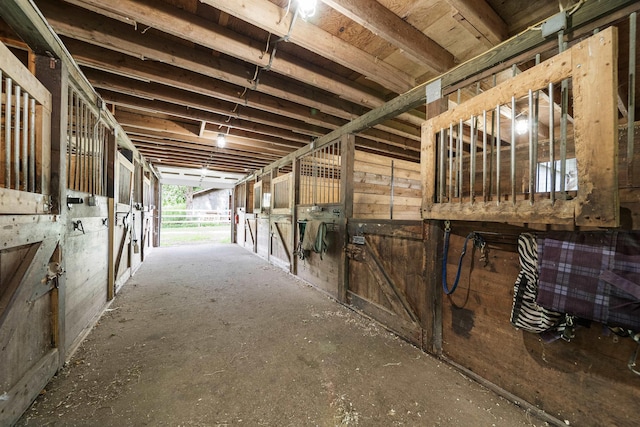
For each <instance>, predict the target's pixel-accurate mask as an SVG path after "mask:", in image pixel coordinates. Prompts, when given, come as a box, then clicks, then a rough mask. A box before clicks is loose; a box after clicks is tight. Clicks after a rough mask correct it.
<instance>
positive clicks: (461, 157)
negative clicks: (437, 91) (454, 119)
mask: <svg viewBox="0 0 640 427" xmlns="http://www.w3.org/2000/svg"><path fill="white" fill-rule="evenodd" d="M458 126H459V127H458V151H457V152H456V156H457V160H458V199H459V200H458V201H459V202H460V203H462V195H463V194H462V184H463V182H464V174H463V170H462V162H463V160H464V134H463V132H464V124H463V123H462V119H460V122H459V125H458Z"/></svg>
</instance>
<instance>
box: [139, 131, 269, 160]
mask: <svg viewBox="0 0 640 427" xmlns="http://www.w3.org/2000/svg"><path fill="white" fill-rule="evenodd" d="M148 133H149V132H144V131H142V132H140V133H137V132H135V131H134V132H131V134H130V137H131V138H132V139H133V140H135V141H138V142H143V143H146V144H153V145H155V146H157V147H165V148H169V147H171V148H175V149H178V150H186V151H205V152H208V153H210V152H211V151H213V150H214V149H215V147H212V146H206V145H202V144H194V143H191V142H185V141H182V140H181V138H180V135H176V136H175V139H174V137H173V136H172V137H171V139H167V136H166V135H163V136H159V137H158V136H155V137H154V136H150V135H147V134H148ZM229 146H231V144H228V145H227V146H226V147H225V148H224V150H225V152H226V153H227V154H232V155H234V156H236V157H237V158H247V159H257V160H261V161H269V162H272V161H274V160H277V159H278V158H279V157H280V156H278V155H266V154H260V153H259V152H255V151H254V152H251V151H243V150H234V149H231V148H229Z"/></svg>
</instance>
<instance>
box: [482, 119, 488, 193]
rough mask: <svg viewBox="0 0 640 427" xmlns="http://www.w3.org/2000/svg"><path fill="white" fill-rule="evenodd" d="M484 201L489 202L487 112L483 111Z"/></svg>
mask: <svg viewBox="0 0 640 427" xmlns="http://www.w3.org/2000/svg"><path fill="white" fill-rule="evenodd" d="M482 201H483V202H485V203H486V202H487V110H482Z"/></svg>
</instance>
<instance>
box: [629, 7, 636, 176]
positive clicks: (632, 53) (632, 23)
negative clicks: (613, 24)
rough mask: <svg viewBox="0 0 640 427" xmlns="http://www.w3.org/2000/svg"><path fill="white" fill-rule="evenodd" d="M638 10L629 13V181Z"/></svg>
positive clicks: (631, 166)
mask: <svg viewBox="0 0 640 427" xmlns="http://www.w3.org/2000/svg"><path fill="white" fill-rule="evenodd" d="M636 21H637V12H633V13H632V14H631V15H629V97H628V108H627V109H628V111H629V113H628V120H627V123H628V127H627V183H628V184H629V185H631V184H632V183H633V153H634V145H635V134H634V133H635V116H636V111H635V110H636V105H635V104H636V101H635V100H636V32H637V29H636V25H637V23H636Z"/></svg>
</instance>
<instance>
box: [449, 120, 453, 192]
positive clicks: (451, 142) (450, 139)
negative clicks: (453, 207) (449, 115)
mask: <svg viewBox="0 0 640 427" xmlns="http://www.w3.org/2000/svg"><path fill="white" fill-rule="evenodd" d="M452 198H453V123H451V124H449V202H451V199H452Z"/></svg>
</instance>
